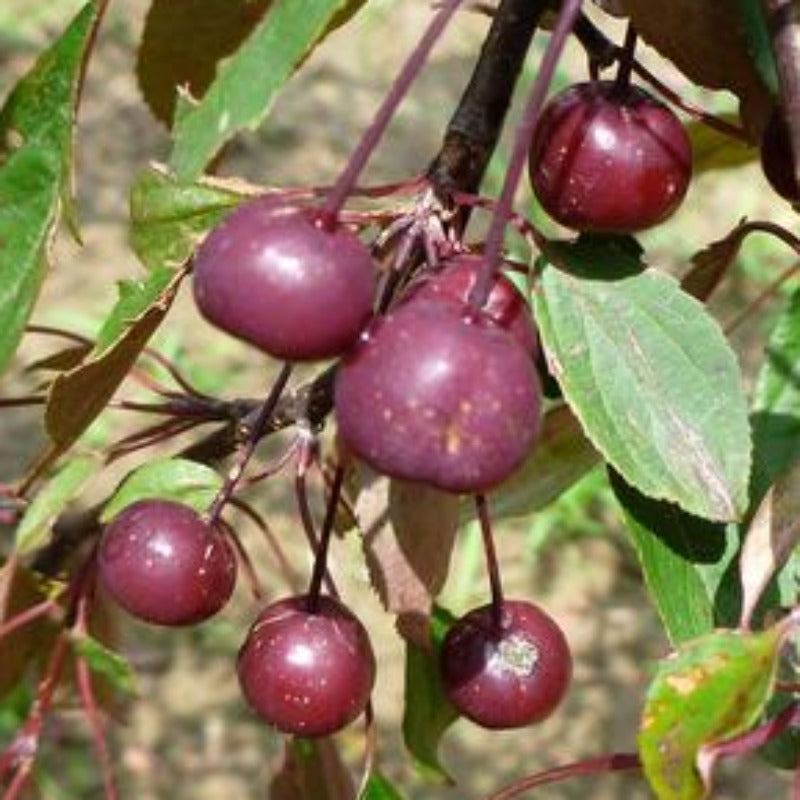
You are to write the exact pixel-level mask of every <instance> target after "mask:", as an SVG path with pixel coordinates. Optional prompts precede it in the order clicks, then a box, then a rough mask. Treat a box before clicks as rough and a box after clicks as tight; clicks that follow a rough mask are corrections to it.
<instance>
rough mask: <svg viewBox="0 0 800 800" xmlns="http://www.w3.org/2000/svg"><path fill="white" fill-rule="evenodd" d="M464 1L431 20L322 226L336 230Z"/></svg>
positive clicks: (329, 202) (332, 196) (334, 192)
mask: <svg viewBox="0 0 800 800" xmlns="http://www.w3.org/2000/svg"><path fill="white" fill-rule="evenodd" d="M460 4H461V0H447V2H446V3H444V4H443V5H442V7H441V8H440V10H439V11H438V12H437V13H436V16H434V18H433V20H431V22H430V24H429V25H428V27H427V29H426V30H425V33H424V34H423V35H422V38H421V39H420V40H419V42H418V44H417V46H416V47H415V48H414V50H413V51H412V53H411V55H410V56H409V57H408V60H407V61H406V63H405V64H404V65H403V67H402V69H401V70H400V73H399V74H398V76H397V78H396V79H395V81H394V84H393V85H392V87H391V89H390V90H389V93H388V94H387V95H386V97H385V98H384V101H383V103H382V104H381V106H380V108H379V109H378V111H377V113H376V114H375V118H374V119H373V120H372V122H371V123H370V125H369V126H368V127H367V129H366V130H365V131H364V133H363V134H362V136H361V140H360V141H359V143H358V144H357V145H356V148H355V150H353V153H352V154H351V156H350V158H349V160H348V162H347V164H346V165H345V168H344V169H343V170H342V173H341V174H340V175H339V177H338V179H337V180H336V183H335V184H334V185H333V187H332V188H331V190H330V192H329V193H328V197H327V198H326V200H325V205H324V206H323V207H322V224H323V225H324V226H325V228H327V229H329V230H332V229H333V228H335V227H336V224H337V222H338V218H339V212H340V211H341V209H342V207H343V206H344V204H345V202H346V201H347V197H348V195H349V194H350V192H351V191H352V189H353V187H354V186H355V184H356V181H357V180H358V176H359V175H360V174H361V171H362V170H363V169H364V167H365V165H366V163H367V161H368V160H369V157H370V155H372V151H373V150H374V149H375V147H376V146H377V144H378V142H379V141H380V139H381V137H382V136H383V134H384V133H385V131H386V128H387V127H388V125H389V122H390V121H391V119H392V117H393V116H394V113H395V111H396V110H397V107H398V106H399V105H400V102H401V101H402V100H403V98H404V97H405V95H406V93H407V92H408V90H409V88H410V87H411V84H412V83H413V81H414V79H415V78H416V77H417V74H418V73H419V71H420V70H421V69H422V66H423V65H424V64H425V61H426V59H427V58H428V55H429V54H430V52H431V50H432V49H433V45H434V44H435V43H436V40H437V39H438V38H439V36H440V35H441V34H442V32H443V31H444V29H445V28H446V27H447V23H448V22H449V21H450V18H451V17H452V16H453V14H455V12H456V10H457V9H458V7H459V5H460Z"/></svg>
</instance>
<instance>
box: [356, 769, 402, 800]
mask: <svg viewBox="0 0 800 800" xmlns="http://www.w3.org/2000/svg"><path fill="white" fill-rule="evenodd" d="M358 800H403V795H401V794H400V792H398V791H397V789H395V787H394V786H393V785H392V784H391V783H390V782H389V781H388V780H387V779H386V777H384V776H383V775H382V774H381V773H380V772H379V771H378V770H373V771H372V774H371V775H370V776H369V780H368V781H367V785H366V786H365V787H364V790H363V791H362V792H361V794H360V795H359V796H358Z"/></svg>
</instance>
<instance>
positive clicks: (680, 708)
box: [639, 629, 781, 800]
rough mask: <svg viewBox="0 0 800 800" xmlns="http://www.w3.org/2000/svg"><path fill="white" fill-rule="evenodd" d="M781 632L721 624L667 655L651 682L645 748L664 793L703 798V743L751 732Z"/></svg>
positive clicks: (659, 792)
mask: <svg viewBox="0 0 800 800" xmlns="http://www.w3.org/2000/svg"><path fill="white" fill-rule="evenodd" d="M780 640H781V632H780V630H778V629H770V630H767V631H764V632H761V633H744V632H741V631H716V632H714V633H711V634H708V635H706V636H703V637H701V638H699V639H695V640H694V641H692V642H689V643H687V644H686V645H684V646H683V647H682V648H681V649H680V650H679V651H678V652H677V653H675V654H673V655H672V656H670V657H668V658H666V659H664V660H663V661H662V662H661V664H660V666H659V669H658V673H657V674H656V677H655V679H654V680H653V682H652V684H651V685H650V689H649V691H648V693H647V699H646V701H645V708H644V714H643V717H642V724H641V728H640V730H639V755H640V757H641V759H642V765H643V767H644V772H645V775H646V776H647V779H648V782H649V783H650V787H651V788H652V789H653V791H654V792H655V794H656V796H657V797H658V798H659V800H700V798H703V797H705V796H706V787H705V786H704V785H703V781H702V779H701V777H700V773H699V772H698V769H697V759H698V755H699V754H700V751H701V748H702V747H703V746H704V745H707V744H711V743H714V742H719V741H722V740H724V739H728V738H730V737H732V736H735V735H736V734H738V733H742V732H743V731H746V730H747V729H748V728H749V727H750V726H751V725H753V723H754V722H755V721H756V720H757V719H758V717H759V715H760V714H761V712H762V710H763V709H764V706H765V704H766V702H767V700H768V699H769V696H770V693H771V690H772V685H773V682H774V674H775V663H776V659H777V652H778V645H779V643H780Z"/></svg>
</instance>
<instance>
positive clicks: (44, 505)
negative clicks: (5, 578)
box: [15, 455, 101, 555]
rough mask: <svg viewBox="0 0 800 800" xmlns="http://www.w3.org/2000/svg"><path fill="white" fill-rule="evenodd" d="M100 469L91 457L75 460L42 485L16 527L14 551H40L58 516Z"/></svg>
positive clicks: (70, 461) (21, 552)
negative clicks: (39, 548)
mask: <svg viewBox="0 0 800 800" xmlns="http://www.w3.org/2000/svg"><path fill="white" fill-rule="evenodd" d="M100 466H101V464H100V462H99V461H98V459H97V458H95V457H94V456H90V455H86V456H81V455H79V456H75V457H74V458H71V459H70V460H69V461H67V462H65V463H64V465H63V466H62V467H61V468H60V469H59V470H58V472H57V473H56V474H55V475H54V476H53V477H52V478H51V479H50V481H48V483H47V484H45V486H44V487H43V488H42V490H41V491H40V492H39V493H38V494H37V495H36V497H34V499H33V502H32V503H31V504H30V505H29V506H28V509H27V510H26V512H25V516H24V517H23V518H22V520H20V523H19V526H18V527H17V530H16V534H15V549H16V550H17V552H18V553H19V554H20V555H24V554H25V553H29V552H31V551H32V550H35V549H37V548H38V547H41V546H42V545H43V544H44V543H45V542H46V541H47V539H48V538H49V536H50V530H51V528H52V525H53V523H54V522H55V520H56V518H57V517H58V515H59V514H60V513H61V512H62V511H63V510H64V509H65V508H66V507H67V505H69V503H70V502H71V501H72V500H74V499H75V498H76V497H77V496H78V494H80V491H81V489H83V487H84V486H85V485H86V483H87V482H88V481H89V480H90V479H91V478H92V477H93V476H94V475H95V474H96V473H97V472H98V470H99V469H100Z"/></svg>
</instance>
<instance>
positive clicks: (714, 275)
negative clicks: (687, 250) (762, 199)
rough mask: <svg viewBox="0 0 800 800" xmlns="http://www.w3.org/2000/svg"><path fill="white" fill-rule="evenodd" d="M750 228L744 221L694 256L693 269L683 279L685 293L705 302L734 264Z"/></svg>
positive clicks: (682, 286) (682, 284)
mask: <svg viewBox="0 0 800 800" xmlns="http://www.w3.org/2000/svg"><path fill="white" fill-rule="evenodd" d="M749 232H750V226H749V224H748V223H747V222H745V221H742V222H740V223H739V225H737V226H736V227H735V228H734V229H733V230H732V231H731V232H730V233H729V234H728V235H727V236H725V237H724V238H722V239H718V240H717V241H716V242H711V244H709V245H708V246H707V247H704V248H703V249H702V250H700V251H699V252H697V253H695V254H694V255H693V256H692V268H691V269H690V270H689V271H688V272H687V273H686V274H685V275H684V276H683V278H681V289H683V291H684V292H687V293H688V294H690V295H692V297H696V298H697V299H698V300H700V301H702V302H705V301H706V300H708V298H709V297H711V295H712V294H713V292H714V290H715V289H716V288H717V286H718V285H719V283H720V281H721V280H722V279H723V278H724V277H725V273H726V272H727V271H728V268H729V267H730V266H731V265H732V264H733V262H734V260H735V259H736V256H737V255H738V254H739V250H740V248H741V246H742V242H743V241H744V238H745V236H747V234H748V233H749Z"/></svg>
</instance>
